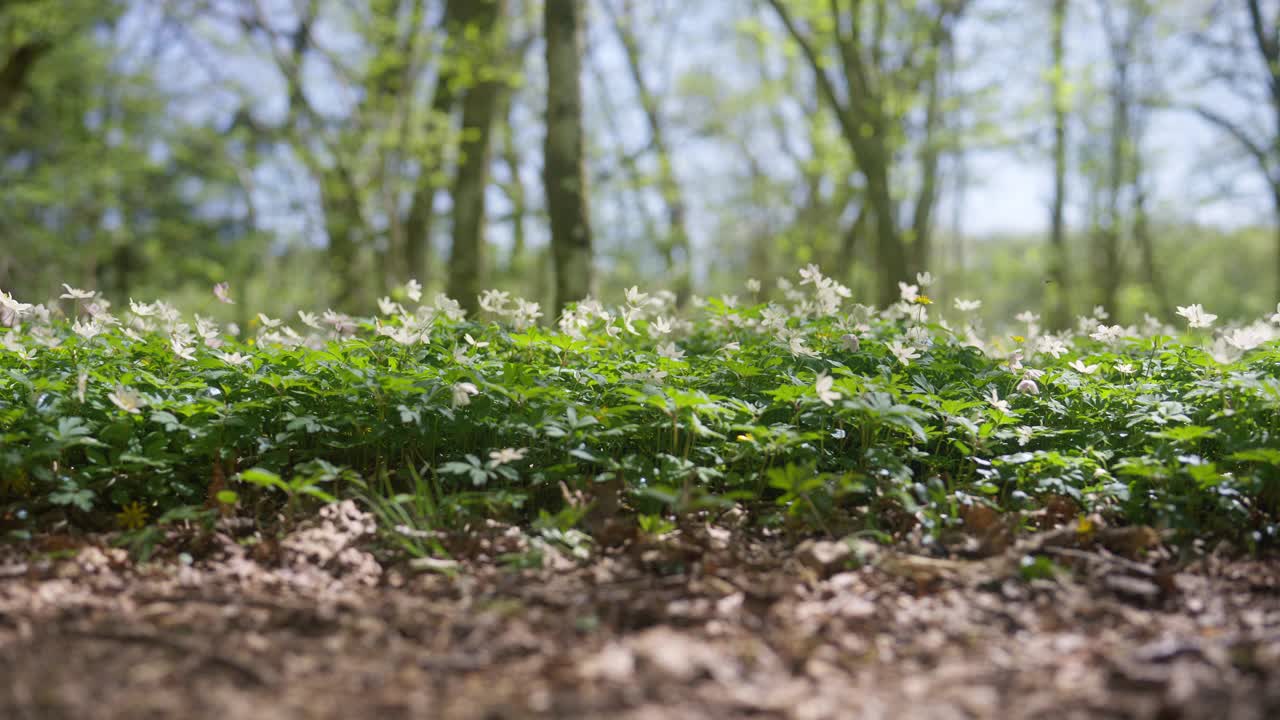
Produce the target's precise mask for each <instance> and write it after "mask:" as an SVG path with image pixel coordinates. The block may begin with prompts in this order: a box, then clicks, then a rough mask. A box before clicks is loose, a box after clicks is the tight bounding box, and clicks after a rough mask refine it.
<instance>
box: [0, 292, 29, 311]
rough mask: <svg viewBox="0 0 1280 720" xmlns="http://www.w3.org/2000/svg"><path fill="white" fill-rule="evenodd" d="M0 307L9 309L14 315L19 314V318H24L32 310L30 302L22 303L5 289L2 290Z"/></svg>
mask: <svg viewBox="0 0 1280 720" xmlns="http://www.w3.org/2000/svg"><path fill="white" fill-rule="evenodd" d="M0 307H2V308H4V309H6V310H8V311H9V312H11V313H13V314H14V315H17V316H18V317H19V318H22V317H24V316H25V315H26V314H27V313H29V312H31V305H30V304H28V303H20V302H18V301H17V300H14V299H13V296H12V295H10V294H9V293H7V292H5V291H3V290H0Z"/></svg>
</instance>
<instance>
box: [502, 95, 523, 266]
mask: <svg viewBox="0 0 1280 720" xmlns="http://www.w3.org/2000/svg"><path fill="white" fill-rule="evenodd" d="M514 96H515V90H514V89H511V90H508V91H507V92H506V93H505V97H504V98H503V104H504V105H505V107H504V108H503V109H504V112H503V113H502V115H503V117H505V118H507V122H506V125H505V126H504V127H503V128H502V164H504V165H506V166H507V174H508V175H510V178H509V179H508V180H507V183H506V185H505V186H504V187H503V191H504V192H505V194H506V196H507V202H509V203H511V261H510V262H509V263H508V264H507V272H508V273H511V274H513V275H518V274H519V273H520V272H522V271H523V269H524V265H525V246H526V241H525V227H524V224H525V218H526V217H527V216H528V214H529V201H528V198H527V197H526V193H525V188H524V180H523V179H522V178H521V177H520V168H521V167H523V166H524V162H523V159H522V158H521V155H520V149H519V148H518V147H517V146H516V139H515V131H514V130H513V127H514V123H513V122H512V120H513V114H514V110H515V97H514Z"/></svg>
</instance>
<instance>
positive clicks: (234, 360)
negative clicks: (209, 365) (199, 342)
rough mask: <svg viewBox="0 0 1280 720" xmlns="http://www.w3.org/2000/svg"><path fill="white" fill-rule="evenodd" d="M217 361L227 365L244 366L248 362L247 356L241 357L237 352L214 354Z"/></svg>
mask: <svg viewBox="0 0 1280 720" xmlns="http://www.w3.org/2000/svg"><path fill="white" fill-rule="evenodd" d="M215 354H216V355H217V356H218V359H219V360H221V361H222V362H224V363H226V364H228V365H244V364H245V363H247V362H249V356H248V355H241V354H240V353H238V352H233V353H215Z"/></svg>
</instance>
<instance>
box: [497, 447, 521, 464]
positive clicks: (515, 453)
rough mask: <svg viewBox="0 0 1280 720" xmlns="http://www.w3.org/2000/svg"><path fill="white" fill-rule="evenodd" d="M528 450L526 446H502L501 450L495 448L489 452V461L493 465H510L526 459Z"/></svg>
mask: <svg viewBox="0 0 1280 720" xmlns="http://www.w3.org/2000/svg"><path fill="white" fill-rule="evenodd" d="M526 452H528V449H526V448H502V449H501V450H493V451H491V452H490V453H489V462H490V464H491V465H492V466H494V467H497V466H499V465H509V464H511V463H513V462H519V461H520V460H523V459H524V454H525V453H526Z"/></svg>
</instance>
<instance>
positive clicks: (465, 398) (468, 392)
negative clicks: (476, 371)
mask: <svg viewBox="0 0 1280 720" xmlns="http://www.w3.org/2000/svg"><path fill="white" fill-rule="evenodd" d="M479 394H480V388H478V387H476V386H475V385H474V384H473V383H469V382H460V383H454V384H453V406H454V407H455V408H460V407H465V406H467V405H470V404H471V397H472V396H473V395H479Z"/></svg>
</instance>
